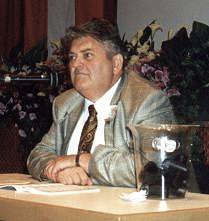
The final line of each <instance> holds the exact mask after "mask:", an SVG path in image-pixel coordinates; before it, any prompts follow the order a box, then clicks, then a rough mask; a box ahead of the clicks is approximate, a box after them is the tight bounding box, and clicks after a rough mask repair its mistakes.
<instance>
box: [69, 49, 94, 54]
mask: <svg viewBox="0 0 209 221" xmlns="http://www.w3.org/2000/svg"><path fill="white" fill-rule="evenodd" d="M88 51H93V50H92V48H85V49H83V50H81V51H80V52H81V53H85V52H88ZM68 54H75V52H73V51H69V53H68Z"/></svg>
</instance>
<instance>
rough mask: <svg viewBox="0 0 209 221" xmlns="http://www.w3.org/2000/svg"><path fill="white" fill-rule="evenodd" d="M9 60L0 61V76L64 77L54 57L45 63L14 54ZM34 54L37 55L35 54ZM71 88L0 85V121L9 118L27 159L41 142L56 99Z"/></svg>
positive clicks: (67, 85) (37, 85)
mask: <svg viewBox="0 0 209 221" xmlns="http://www.w3.org/2000/svg"><path fill="white" fill-rule="evenodd" d="M16 54H17V56H14V57H12V58H11V57H10V59H8V60H6V59H2V62H1V64H0V77H1V78H3V76H4V75H5V74H7V73H9V75H10V76H15V77H17V76H19V77H21V76H24V77H25V76H28V75H30V76H33V75H36V76H37V75H41V74H42V73H43V72H44V73H45V74H48V75H49V74H50V73H51V72H53V71H56V72H58V74H64V70H63V66H62V65H61V63H60V62H59V61H58V58H57V59H55V58H56V54H55V55H53V59H54V60H56V63H55V62H54V60H51V61H50V62H48V63H46V62H43V61H38V62H37V59H34V60H33V59H31V60H30V63H28V62H27V59H26V56H22V55H21V54H20V53H16ZM35 54H39V53H38V52H37V51H36V53H35ZM69 87H71V85H70V83H69V81H66V80H64V81H63V83H62V84H60V85H59V86H58V87H56V88H51V87H48V86H46V85H43V84H41V83H39V84H37V83H35V84H31V83H20V84H19V83H18V84H15V83H14V84H13V83H11V84H5V83H3V84H0V120H1V122H3V121H4V120H7V119H11V120H12V121H13V122H14V124H15V126H16V127H17V129H18V134H19V137H20V145H21V148H22V151H23V152H25V157H27V155H28V153H29V152H30V150H31V149H32V148H33V147H34V146H35V145H36V144H37V143H38V142H39V141H40V139H41V138H42V136H43V135H44V133H46V132H47V130H48V129H49V127H50V125H51V122H52V114H49V113H51V107H52V101H53V99H54V97H55V96H57V95H58V94H60V93H61V92H62V91H64V90H66V89H68V88H69Z"/></svg>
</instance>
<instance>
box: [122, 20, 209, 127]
mask: <svg viewBox="0 0 209 221" xmlns="http://www.w3.org/2000/svg"><path fill="white" fill-rule="evenodd" d="M159 30H162V28H161V26H160V25H159V24H158V23H157V22H156V21H153V22H152V23H151V24H150V25H148V26H147V27H146V28H145V29H144V30H139V31H138V32H137V33H136V35H134V37H133V38H132V39H131V41H129V42H128V41H125V45H126V48H127V51H128V56H127V59H128V66H127V69H128V70H132V71H134V72H135V73H137V74H140V75H141V76H143V77H145V78H147V79H148V80H150V81H153V82H155V83H156V84H157V85H158V86H159V87H160V88H161V89H162V90H163V91H164V92H165V94H166V95H167V96H169V97H170V100H171V103H172V104H173V107H174V111H175V114H176V116H177V119H178V120H179V122H181V123H191V122H195V121H198V120H208V119H209V111H207V107H208V106H207V107H205V103H206V102H205V100H204V99H203V95H204V94H206V92H209V91H208V86H209V84H208V83H209V27H208V26H207V25H205V24H202V23H199V22H196V21H195V22H194V23H193V26H192V31H191V33H190V36H188V33H187V30H186V28H181V29H180V30H179V31H178V32H177V33H176V34H175V35H174V36H173V37H172V38H171V37H170V38H169V39H168V40H166V41H164V42H162V45H161V49H160V50H159V51H156V50H155V49H154V36H155V33H156V32H157V31H159ZM205 97H206V96H204V98H205ZM208 110H209V109H208Z"/></svg>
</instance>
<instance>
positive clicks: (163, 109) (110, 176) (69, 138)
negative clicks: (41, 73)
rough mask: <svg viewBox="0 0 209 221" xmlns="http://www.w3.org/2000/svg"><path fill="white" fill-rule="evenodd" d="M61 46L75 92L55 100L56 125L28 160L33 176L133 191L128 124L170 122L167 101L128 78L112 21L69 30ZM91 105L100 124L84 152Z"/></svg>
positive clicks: (142, 82)
mask: <svg viewBox="0 0 209 221" xmlns="http://www.w3.org/2000/svg"><path fill="white" fill-rule="evenodd" d="M63 45H65V47H64V48H65V49H66V50H67V53H68V58H69V64H68V67H69V72H70V75H71V80H72V84H73V86H74V89H72V90H68V91H66V92H64V93H63V94H61V95H60V96H58V97H57V98H56V99H55V101H54V104H53V118H54V121H53V124H52V126H51V128H50V130H49V132H48V133H47V134H46V135H45V136H44V137H43V139H42V141H41V142H40V143H39V144H38V145H37V146H36V147H35V148H34V149H33V150H32V152H31V154H30V155H29V157H28V170H29V172H30V173H31V174H32V176H33V177H35V178H37V179H40V180H42V179H49V180H53V181H54V182H60V183H64V184H79V185H91V184H101V185H114V186H134V185H135V183H136V181H135V170H134V160H133V147H132V145H131V137H130V132H129V130H128V129H127V125H128V124H139V123H142V124H148V123H159V122H161V123H162V122H164V123H165V122H167V123H171V122H172V120H173V113H172V109H171V106H170V103H169V101H168V99H167V97H165V96H164V95H163V93H162V92H161V91H160V90H158V89H157V88H155V87H153V86H152V85H151V84H150V83H148V82H147V81H146V80H144V79H141V78H140V77H139V76H137V75H136V74H133V73H124V71H123V63H124V61H123V59H124V58H123V50H122V47H121V40H120V37H119V33H118V30H117V28H116V27H114V26H113V25H111V24H110V23H109V22H108V21H106V20H103V19H93V20H92V21H90V22H88V23H86V24H84V25H82V26H80V27H71V28H70V29H69V30H68V32H67V34H66V36H65V38H64V41H63ZM92 104H93V106H92ZM89 106H91V107H93V109H94V110H96V112H95V114H94V115H95V116H96V121H97V123H96V124H95V125H96V127H95V128H94V130H95V131H94V132H95V134H94V138H93V141H91V142H93V143H91V145H90V146H91V149H88V150H85V148H84V150H83V149H82V147H81V143H80V142H81V140H82V137H83V131H85V130H86V129H84V128H86V126H84V125H85V124H86V123H85V122H87V121H88V120H87V119H88V117H90V116H89V115H90V114H89V113H88V107H89ZM89 109H90V108H89ZM92 130H93V129H92ZM84 133H85V132H84ZM85 139H86V138H85ZM82 145H83V144H82Z"/></svg>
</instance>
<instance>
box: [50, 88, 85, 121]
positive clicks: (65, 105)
mask: <svg viewBox="0 0 209 221" xmlns="http://www.w3.org/2000/svg"><path fill="white" fill-rule="evenodd" d="M83 99H84V98H83V97H82V96H81V95H80V94H79V93H78V92H77V91H76V90H75V89H70V90H67V91H65V92H63V93H61V94H60V95H58V96H57V97H56V98H55V99H54V102H53V115H54V118H57V120H61V119H64V118H65V116H66V114H67V113H69V112H71V111H72V109H73V108H74V107H75V106H76V105H78V104H79V103H81V102H82V101H83Z"/></svg>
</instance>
